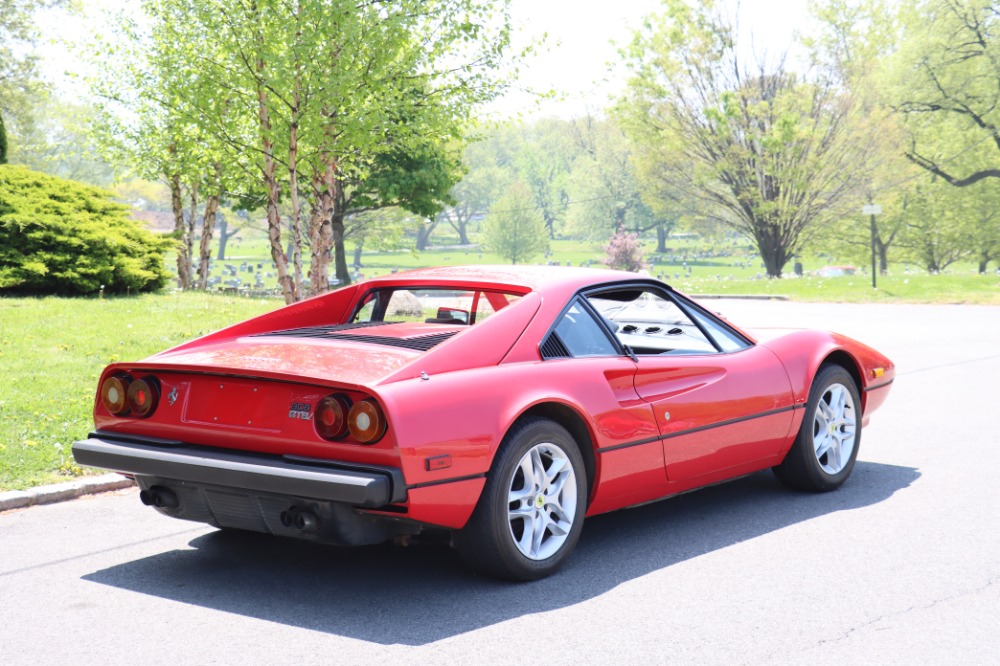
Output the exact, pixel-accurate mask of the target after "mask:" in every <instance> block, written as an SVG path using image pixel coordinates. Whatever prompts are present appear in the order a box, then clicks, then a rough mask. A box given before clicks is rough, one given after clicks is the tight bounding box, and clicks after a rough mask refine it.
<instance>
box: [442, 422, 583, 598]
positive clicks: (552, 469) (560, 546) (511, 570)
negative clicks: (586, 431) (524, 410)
mask: <svg viewBox="0 0 1000 666" xmlns="http://www.w3.org/2000/svg"><path fill="white" fill-rule="evenodd" d="M586 487H587V484H586V471H585V469H584V464H583V457H582V455H581V454H580V450H579V448H578V447H577V444H576V442H575V441H574V440H573V437H572V436H571V435H570V434H569V433H568V432H567V431H566V429H565V428H563V427H562V426H560V425H559V424H557V423H555V422H553V421H549V420H548V419H540V418H530V419H526V420H524V421H522V422H520V423H519V424H517V425H516V426H515V427H514V428H513V429H512V430H511V431H510V432H509V433H508V434H507V436H506V437H505V438H504V441H503V442H502V443H501V445H500V449H499V451H498V452H497V458H496V460H495V461H494V463H493V467H492V468H491V470H490V473H489V475H488V476H487V479H486V485H485V487H484V488H483V494H482V496H481V497H480V499H479V504H478V505H477V506H476V509H475V511H474V512H473V514H472V517H471V518H470V519H469V522H468V524H467V525H466V526H465V528H464V529H463V530H461V531H460V532H459V533H458V534H457V535H456V539H455V543H456V546H457V547H458V549H459V553H460V554H461V555H462V558H463V559H464V560H465V562H466V563H467V564H468V565H469V566H470V567H472V568H473V569H475V570H477V571H480V572H482V573H485V574H488V575H491V576H497V577H500V578H507V579H510V580H534V579H536V578H542V577H544V576H548V575H549V574H551V573H553V572H554V571H556V570H557V569H558V568H559V567H560V566H561V565H562V564H563V562H564V561H565V560H566V558H567V557H568V556H569V554H570V552H571V551H572V550H573V547H574V546H575V545H576V542H577V540H578V539H579V538H580V531H581V530H582V529H583V516H584V513H585V511H586Z"/></svg>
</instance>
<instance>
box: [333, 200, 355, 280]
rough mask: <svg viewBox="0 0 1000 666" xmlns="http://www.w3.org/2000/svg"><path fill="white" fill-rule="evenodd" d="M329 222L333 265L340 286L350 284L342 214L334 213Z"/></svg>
mask: <svg viewBox="0 0 1000 666" xmlns="http://www.w3.org/2000/svg"><path fill="white" fill-rule="evenodd" d="M330 222H331V225H330V226H331V230H332V231H333V263H334V266H335V268H336V275H337V279H338V280H340V284H341V285H342V286H343V285H347V284H351V274H350V273H349V272H348V270H347V253H346V252H345V251H344V214H343V213H342V212H339V213H337V212H335V213H334V215H333V219H332V220H330Z"/></svg>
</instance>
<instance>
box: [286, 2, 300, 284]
mask: <svg viewBox="0 0 1000 666" xmlns="http://www.w3.org/2000/svg"><path fill="white" fill-rule="evenodd" d="M295 18H296V20H297V21H298V20H301V18H302V2H301V1H300V2H299V3H298V4H297V5H296V9H295ZM301 37H302V31H301V29H300V30H298V31H296V33H295V38H296V43H297V42H298V40H299V39H300V38H301ZM295 53H296V57H295V68H294V69H295V86H294V92H293V93H292V105H291V124H290V127H289V130H288V179H289V185H288V190H289V195H290V197H289V198H290V199H291V202H292V225H291V226H292V254H291V258H292V267H293V272H294V275H295V277H294V280H295V289H296V290H297V291H298V293H300V294H301V293H302V209H301V206H300V204H299V175H298V166H297V160H298V153H299V103H300V102H301V100H302V70H301V64H300V63H299V59H298V55H297V54H298V51H295Z"/></svg>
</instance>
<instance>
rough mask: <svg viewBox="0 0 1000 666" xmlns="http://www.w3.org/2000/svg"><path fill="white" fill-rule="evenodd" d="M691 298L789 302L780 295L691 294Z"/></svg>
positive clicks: (786, 297)
mask: <svg viewBox="0 0 1000 666" xmlns="http://www.w3.org/2000/svg"><path fill="white" fill-rule="evenodd" d="M690 296H691V298H693V299H695V300H698V299H699V298H705V299H708V298H720V299H723V298H724V299H733V300H734V301H787V300H788V296H781V295H779V294H691V295H690Z"/></svg>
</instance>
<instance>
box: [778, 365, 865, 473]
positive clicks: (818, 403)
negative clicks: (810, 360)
mask: <svg viewBox="0 0 1000 666" xmlns="http://www.w3.org/2000/svg"><path fill="white" fill-rule="evenodd" d="M860 444H861V399H860V397H859V395H858V387H857V386H856V385H855V383H854V379H853V378H852V377H851V375H850V374H849V373H848V372H847V371H846V370H845V369H844V368H842V367H840V366H839V365H828V366H824V367H823V368H821V369H820V372H819V373H818V374H817V375H816V379H815V380H813V385H812V389H811V390H810V391H809V402H808V404H807V405H806V415H805V417H804V418H803V419H802V426H801V427H800V428H799V434H798V437H796V439H795V443H794V444H793V445H792V448H791V449H790V450H789V451H788V455H787V456H785V460H784V461H783V462H782V463H781V464H780V465H778V466H776V467H774V473H775V475H776V476H777V477H778V478H779V479H780V480H781V481H782V482H783V483H784V484H785V485H788V486H790V487H792V488H796V489H798V490H808V491H812V492H826V491H829V490H835V489H836V488H839V487H840V486H841V485H843V483H844V481H846V480H847V477H849V476H850V475H851V470H853V469H854V462H855V460H857V457H858V447H859V446H860Z"/></svg>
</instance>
